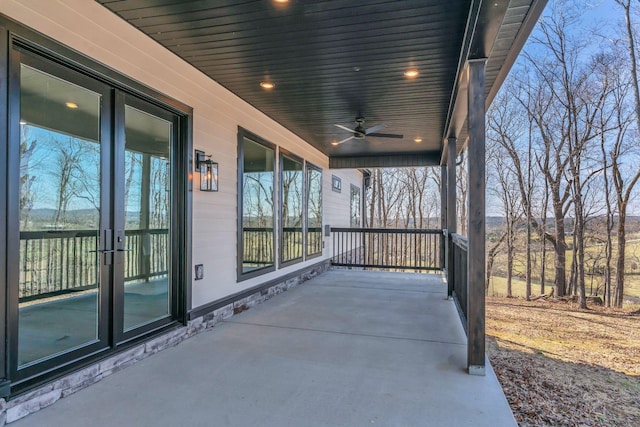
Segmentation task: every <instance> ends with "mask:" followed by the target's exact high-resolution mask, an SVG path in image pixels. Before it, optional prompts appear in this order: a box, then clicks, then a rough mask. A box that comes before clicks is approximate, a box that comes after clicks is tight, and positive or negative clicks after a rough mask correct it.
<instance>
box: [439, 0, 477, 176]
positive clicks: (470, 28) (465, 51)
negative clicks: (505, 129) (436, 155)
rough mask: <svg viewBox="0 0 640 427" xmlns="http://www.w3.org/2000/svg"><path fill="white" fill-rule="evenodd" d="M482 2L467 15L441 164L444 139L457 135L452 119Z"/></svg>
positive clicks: (452, 89) (473, 1)
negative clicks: (450, 132) (451, 128)
mask: <svg viewBox="0 0 640 427" xmlns="http://www.w3.org/2000/svg"><path fill="white" fill-rule="evenodd" d="M481 4H482V0H472V2H471V6H470V7H469V15H468V16H467V25H466V28H465V30H464V38H463V39H462V48H461V49H460V57H459V58H458V67H457V70H456V79H455V80H454V84H453V88H451V98H450V100H449V109H448V112H447V119H446V121H445V124H444V135H442V141H441V143H440V148H441V149H440V152H441V153H442V159H441V160H440V164H445V163H442V162H443V161H446V150H445V149H444V141H445V140H446V139H447V138H448V137H453V138H455V135H453V136H451V135H450V134H449V128H450V127H451V120H452V118H453V115H454V110H455V108H456V100H457V99H458V94H459V93H460V89H459V86H460V82H461V81H462V80H463V79H462V74H463V72H464V68H465V64H466V63H467V58H468V57H469V49H470V47H471V42H472V40H473V35H474V33H475V31H476V23H477V22H478V15H479V13H480V5H481Z"/></svg>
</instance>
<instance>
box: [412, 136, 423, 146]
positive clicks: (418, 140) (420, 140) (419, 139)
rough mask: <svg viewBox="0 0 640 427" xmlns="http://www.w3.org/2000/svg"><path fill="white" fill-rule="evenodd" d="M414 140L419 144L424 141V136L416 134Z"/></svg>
mask: <svg viewBox="0 0 640 427" xmlns="http://www.w3.org/2000/svg"><path fill="white" fill-rule="evenodd" d="M413 141H414V142H416V143H417V144H420V143H421V142H422V138H420V137H419V136H416V137H415V138H413Z"/></svg>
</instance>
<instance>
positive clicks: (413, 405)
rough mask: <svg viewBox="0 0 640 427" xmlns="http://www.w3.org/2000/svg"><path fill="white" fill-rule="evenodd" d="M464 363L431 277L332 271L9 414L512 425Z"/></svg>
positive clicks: (484, 381) (72, 420)
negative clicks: (79, 387)
mask: <svg viewBox="0 0 640 427" xmlns="http://www.w3.org/2000/svg"><path fill="white" fill-rule="evenodd" d="M212 362H215V363H212ZM487 366H488V365H487ZM466 368H467V346H466V337H465V333H464V330H463V328H462V325H461V323H460V320H459V318H458V313H457V310H456V307H455V304H454V302H453V301H452V300H451V299H448V298H447V285H446V283H445V282H444V280H443V277H442V275H440V274H417V273H395V272H376V271H362V270H355V269H354V270H331V271H328V272H326V273H324V274H322V275H320V276H318V277H316V278H314V279H312V280H310V281H308V282H306V283H305V284H303V285H301V286H297V287H295V288H293V289H291V290H289V291H288V292H284V293H282V294H280V295H277V296H275V297H273V298H272V299H270V300H269V301H266V302H264V303H263V304H259V305H257V306H255V307H253V308H252V309H251V310H248V311H246V312H243V313H240V314H237V315H235V316H233V317H230V318H228V319H226V320H224V321H223V322H221V323H219V324H218V325H217V326H216V327H214V328H213V329H211V330H208V331H206V332H204V333H200V334H198V335H196V336H194V337H192V338H190V339H188V340H186V341H184V342H182V343H181V344H180V345H179V346H176V347H173V348H170V349H168V350H165V351H162V352H161V353H159V354H156V355H155V356H154V357H150V358H146V359H145V360H142V361H140V362H138V363H136V364H135V365H134V366H130V367H128V368H126V369H124V370H121V371H120V372H117V373H115V374H113V375H111V376H109V377H108V378H105V379H103V380H101V381H99V382H98V383H97V384H95V385H93V386H92V387H89V388H88V389H85V390H83V391H82V392H81V393H75V394H73V395H72V396H69V397H68V398H66V399H62V400H60V401H59V402H57V403H56V404H55V405H53V406H50V407H48V408H46V409H44V410H42V411H39V412H38V413H35V414H32V415H31V416H29V417H26V418H23V419H21V420H19V421H17V422H15V424H12V425H15V426H16V427H23V426H25V427H26V426H41V425H47V426H49V427H54V426H87V425H95V426H100V425H139V426H144V425H155V426H161V425H211V422H212V420H213V419H216V420H218V421H219V423H220V424H221V425H262V426H286V425H292V426H299V425H305V426H327V425H332V426H338V425H345V426H352V425H384V426H394V425H397V426H409V425H423V426H430V425H432V426H464V425H473V426H478V427H480V426H510V425H514V426H515V425H516V424H515V421H514V419H513V416H512V414H511V411H510V409H509V406H508V404H507V402H506V400H505V398H504V395H503V393H502V389H501V388H500V385H499V383H498V381H497V379H496V377H495V375H494V373H493V371H492V370H491V368H490V367H488V369H487V371H486V375H485V376H473V375H468V374H467V373H466ZM18 413H19V408H18V407H16V408H14V409H9V410H8V412H7V415H8V420H7V421H11V420H12V419H13V418H14V417H16V416H18Z"/></svg>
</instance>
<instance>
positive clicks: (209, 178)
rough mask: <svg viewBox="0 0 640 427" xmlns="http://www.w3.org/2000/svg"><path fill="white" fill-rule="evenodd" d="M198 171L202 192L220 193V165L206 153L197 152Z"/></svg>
mask: <svg viewBox="0 0 640 427" xmlns="http://www.w3.org/2000/svg"><path fill="white" fill-rule="evenodd" d="M196 171H197V172H200V191H218V163H216V162H214V161H213V160H211V156H207V155H206V154H205V152H204V151H199V150H196Z"/></svg>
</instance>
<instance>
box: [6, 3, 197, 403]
mask: <svg viewBox="0 0 640 427" xmlns="http://www.w3.org/2000/svg"><path fill="white" fill-rule="evenodd" d="M16 48H20V49H22V50H24V51H26V52H29V53H30V54H33V55H35V56H36V57H40V58H43V59H46V60H49V61H52V62H53V63H55V64H57V65H59V66H61V67H64V68H66V69H69V70H72V71H74V72H78V73H80V74H82V75H85V76H86V77H88V78H91V79H93V80H96V81H98V82H100V83H102V84H106V85H109V86H110V87H111V90H112V92H114V91H118V90H119V91H122V92H123V93H126V94H128V95H133V96H136V97H138V98H140V99H142V100H144V101H145V102H149V103H150V104H152V105H155V106H156V107H158V108H161V109H164V110H166V111H169V112H171V113H173V114H177V115H178V122H179V126H178V129H177V136H178V137H179V139H178V140H177V141H176V143H175V144H174V146H173V147H172V149H173V150H175V153H174V158H173V162H172V163H173V164H172V166H174V170H173V172H172V185H173V188H174V189H175V190H174V193H175V196H174V197H173V201H172V203H173V210H177V212H172V227H173V229H174V236H173V238H172V239H171V247H172V253H173V254H176V256H174V257H172V258H173V259H172V261H173V263H174V266H173V267H174V289H175V293H176V294H175V297H174V299H173V301H174V304H175V306H174V307H172V309H173V310H174V313H173V314H174V321H173V322H171V323H169V324H167V325H165V326H164V327H159V328H157V329H150V330H146V331H143V332H141V333H140V334H139V335H137V336H135V337H131V338H129V339H128V340H126V341H123V342H121V343H119V344H118V345H116V341H115V338H114V330H113V321H111V322H109V323H110V325H109V326H110V328H109V331H108V343H109V344H110V345H108V346H106V347H105V348H102V349H99V348H96V351H94V352H92V353H90V354H84V355H82V356H78V355H76V354H72V353H73V352H72V353H64V356H69V357H62V356H59V357H56V358H54V359H46V361H47V362H50V363H45V362H43V363H37V364H34V365H33V366H32V367H31V368H32V369H29V370H23V371H22V372H20V373H19V372H18V370H17V341H16V339H17V335H16V333H15V332H17V326H16V325H17V323H16V322H17V313H18V311H17V309H18V307H17V289H15V290H12V288H16V286H13V287H12V286H10V285H9V284H12V283H17V278H18V277H17V275H16V273H17V271H16V270H17V268H18V267H17V263H16V262H15V258H16V257H17V256H18V251H17V250H16V248H17V246H16V244H15V243H11V242H19V228H16V227H15V226H13V225H11V224H12V222H11V221H14V223H15V219H14V218H8V217H7V216H8V215H9V214H10V212H9V211H10V209H11V206H12V201H16V200H18V199H17V198H18V197H19V195H18V183H17V182H16V179H19V178H17V177H19V170H18V169H19V165H17V164H15V163H16V162H15V161H14V162H12V161H11V159H12V156H13V157H15V155H16V153H15V149H16V148H15V145H16V144H15V142H13V143H10V142H12V141H16V140H17V139H16V138H18V140H19V137H20V129H19V123H18V122H19V114H20V113H19V110H18V112H17V114H18V117H17V119H16V117H15V114H16V113H15V110H16V108H15V105H19V96H20V94H19V87H18V88H17V92H16V87H15V86H16V81H18V80H16V78H17V76H16V71H15V70H16V69H18V70H19V64H18V65H17V66H16V65H15V64H14V62H13V61H15V58H13V56H14V52H15V50H16ZM7 82H8V83H7ZM16 97H17V98H16ZM112 99H113V98H112ZM16 102H17V104H16ZM0 110H1V111H2V113H1V114H0V124H5V125H6V129H7V132H6V133H2V134H0V162H1V163H2V164H4V165H6V171H7V172H6V173H5V174H0V218H1V219H3V220H4V224H5V226H4V227H0V228H2V231H0V237H5V238H4V239H2V243H1V244H0V275H1V277H2V280H1V281H0V319H2V320H4V321H5V325H6V327H5V328H0V353H2V356H0V397H6V396H8V395H9V394H11V395H14V394H17V393H22V392H24V391H26V390H29V389H31V388H33V387H36V386H38V385H41V384H43V383H46V382H48V381H50V380H51V379H53V378H55V377H58V376H60V375H63V374H66V373H68V372H71V371H73V370H75V369H79V368H80V367H83V366H87V365H90V364H93V363H95V362H96V361H97V360H99V359H100V358H104V357H108V356H110V355H113V354H116V353H117V352H119V351H122V350H123V349H125V348H127V347H129V346H132V345H135V344H136V343H138V342H140V341H142V340H144V339H147V338H149V337H150V336H154V335H156V334H158V333H160V332H162V331H165V330H167V329H170V328H173V327H175V326H176V325H179V324H183V325H186V322H187V313H188V311H189V310H190V309H191V264H192V262H191V230H192V225H191V218H192V193H191V191H192V183H191V175H192V174H191V173H190V171H191V170H192V169H193V167H192V165H193V157H192V151H193V150H192V146H193V144H192V134H193V131H192V129H193V109H192V108H191V107H189V106H187V105H186V104H183V103H182V102H180V101H177V100H175V99H173V98H170V97H168V96H166V95H164V94H162V93H160V92H157V91H156V90H154V89H152V88H150V87H148V86H145V85H143V84H141V83H139V82H138V81H136V80H133V79H131V78H129V77H126V76H124V75H123V74H120V73H119V72H117V71H115V70H113V69H112V68H110V67H108V66H105V65H103V64H100V63H99V62H97V61H95V60H93V59H91V58H89V57H87V56H85V55H83V54H81V53H79V52H77V51H75V50H72V49H70V48H68V47H66V46H64V45H62V44H60V43H58V42H57V41H55V40H52V39H50V38H48V37H47V36H44V35H42V34H40V33H38V32H36V31H34V30H31V29H29V28H27V27H25V26H24V25H22V24H20V23H17V22H16V21H13V20H11V19H9V18H7V17H5V16H4V15H1V14H0ZM110 111H115V110H114V109H113V108H111V109H110ZM111 143H113V141H111ZM12 145H13V147H12ZM18 155H19V153H18ZM14 204H15V203H14ZM18 214H19V213H18ZM13 216H15V213H14V214H13ZM112 225H113V224H112ZM111 228H112V229H113V227H111ZM3 234H4V236H3ZM10 292H14V294H11V293H10ZM104 300H105V301H106V302H107V303H108V304H109V309H110V312H111V313H113V309H112V307H113V295H109V298H104ZM14 335H15V337H14ZM5 343H7V345H6V346H5V345H4V344H5ZM36 367H37V369H36Z"/></svg>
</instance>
